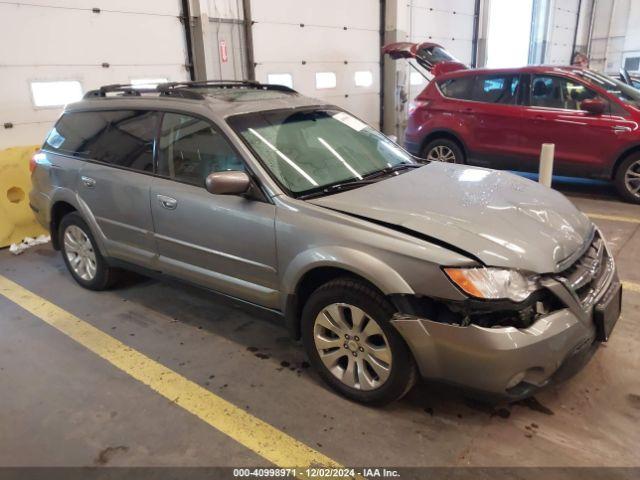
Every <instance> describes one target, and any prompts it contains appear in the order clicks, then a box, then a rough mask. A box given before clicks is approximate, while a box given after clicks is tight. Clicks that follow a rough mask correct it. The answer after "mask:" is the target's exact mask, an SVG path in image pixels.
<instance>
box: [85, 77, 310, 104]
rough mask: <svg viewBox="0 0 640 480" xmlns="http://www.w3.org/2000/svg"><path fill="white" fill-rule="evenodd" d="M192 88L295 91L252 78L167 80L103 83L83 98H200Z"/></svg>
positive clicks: (200, 94)
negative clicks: (153, 83)
mask: <svg viewBox="0 0 640 480" xmlns="http://www.w3.org/2000/svg"><path fill="white" fill-rule="evenodd" d="M192 88H220V89H232V88H254V89H257V90H274V91H280V92H288V93H297V92H296V91H295V90H293V89H292V88H289V87H287V86H285V85H273V84H269V83H259V82H256V81H253V80H202V81H190V82H167V83H160V84H158V85H157V86H156V87H152V88H144V87H143V88H140V87H139V86H137V85H135V86H134V85H129V84H113V85H104V86H102V87H100V88H99V89H97V90H90V91H88V92H87V93H86V94H85V95H84V98H104V97H106V96H107V94H109V93H116V94H120V95H121V96H132V97H139V96H141V95H142V94H143V93H159V94H160V95H161V96H168V97H182V98H190V99H196V100H202V99H203V98H204V97H205V95H204V94H202V93H200V92H195V91H193V90H190V89H192Z"/></svg>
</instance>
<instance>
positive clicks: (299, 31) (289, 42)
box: [251, 0, 380, 127]
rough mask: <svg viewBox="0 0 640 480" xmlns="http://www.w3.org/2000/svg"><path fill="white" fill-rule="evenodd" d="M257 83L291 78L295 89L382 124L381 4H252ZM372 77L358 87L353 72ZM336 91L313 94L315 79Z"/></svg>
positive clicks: (262, 0) (366, 0)
mask: <svg viewBox="0 0 640 480" xmlns="http://www.w3.org/2000/svg"><path fill="white" fill-rule="evenodd" d="M251 19H252V21H253V25H252V36H253V54H254V62H255V64H256V65H255V75H256V80H258V81H260V82H266V81H267V80H268V76H269V74H290V75H291V76H292V78H293V88H294V89H296V90H298V91H299V92H301V93H302V94H304V95H308V96H311V97H315V98H320V99H323V100H326V101H327V102H328V103H333V104H336V105H339V106H341V107H343V108H345V109H347V110H350V111H352V112H353V113H354V114H356V115H358V116H359V117H361V118H362V119H364V120H365V121H367V122H369V123H371V124H372V125H374V126H376V127H378V126H379V123H380V2H379V1H378V0H349V1H345V0H322V1H301V0H251ZM361 71H366V72H370V73H371V75H372V77H373V82H372V83H371V85H369V86H356V84H355V82H354V76H355V73H356V72H361ZM321 72H332V73H334V74H335V75H336V79H337V82H336V86H335V87H334V88H328V89H318V88H316V73H321Z"/></svg>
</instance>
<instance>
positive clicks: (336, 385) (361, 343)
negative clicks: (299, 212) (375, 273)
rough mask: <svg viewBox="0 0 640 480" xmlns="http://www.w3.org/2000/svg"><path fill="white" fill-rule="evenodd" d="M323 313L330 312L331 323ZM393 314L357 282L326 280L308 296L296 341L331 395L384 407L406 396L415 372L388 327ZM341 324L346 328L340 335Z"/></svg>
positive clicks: (374, 293) (405, 349)
mask: <svg viewBox="0 0 640 480" xmlns="http://www.w3.org/2000/svg"><path fill="white" fill-rule="evenodd" d="M336 304H339V305H336ZM324 311H329V312H330V316H331V319H329V317H326V316H325V315H324V313H323V312H324ZM360 312H363V313H364V315H360ZM394 313H395V309H394V308H393V306H392V305H391V304H390V303H389V301H388V300H387V299H385V298H384V296H383V295H381V294H380V293H379V292H378V291H376V290H375V289H374V288H372V287H371V286H369V285H368V284H367V283H365V282H362V281H360V280H357V279H353V278H348V277H345V278H339V279H336V280H332V281H330V282H328V283H326V284H324V285H323V286H321V287H319V288H318V289H317V290H316V291H315V292H313V294H312V295H311V297H310V298H309V300H308V301H307V303H306V304H305V306H304V309H303V312H302V341H303V344H304V347H305V350H306V352H307V356H308V357H309V361H310V363H311V365H312V366H313V367H314V368H315V369H316V371H317V372H318V373H319V374H320V376H321V377H322V379H323V380H324V381H325V382H326V383H327V384H328V385H329V386H330V387H331V388H332V389H334V390H335V391H337V392H339V393H341V394H342V395H344V396H345V397H347V398H349V399H351V400H354V401H356V402H360V403H365V404H371V405H384V404H387V403H390V402H392V401H394V400H398V399H399V398H401V397H403V396H404V395H405V394H406V393H407V392H409V390H410V389H411V387H412V386H413V385H414V383H415V381H416V377H417V368H416V364H415V361H414V359H413V356H412V355H411V352H410V351H409V348H408V347H407V345H406V343H405V342H404V340H403V338H402V337H401V336H400V334H399V333H398V332H397V330H396V329H395V327H393V325H391V322H390V320H391V317H392V315H393V314H394ZM317 319H319V321H317ZM359 320H362V321H361V322H360V321H359ZM341 322H343V323H342V325H346V326H347V328H342V329H341V328H340V323H341ZM344 322H346V323H344ZM358 324H359V325H360V327H362V328H363V330H361V329H359V328H357V327H358ZM326 325H328V326H330V327H331V328H332V329H331V330H330V329H329V328H326ZM347 331H348V332H349V333H345V332H347ZM345 335H349V336H348V337H345ZM360 337H362V338H360ZM327 340H328V342H327ZM318 344H319V345H320V346H318ZM323 346H324V347H329V346H330V348H322V347H323ZM374 350H375V352H376V353H375V356H373V355H372V352H373V351H374ZM325 362H327V363H325ZM328 365H329V366H331V369H330V368H329V366H328ZM356 365H357V366H359V368H356ZM385 366H386V367H387V368H386V369H385ZM374 367H375V369H374ZM334 372H335V373H334ZM377 372H380V374H379V373H377ZM376 377H377V379H376ZM349 379H351V380H349Z"/></svg>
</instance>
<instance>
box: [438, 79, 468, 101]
mask: <svg viewBox="0 0 640 480" xmlns="http://www.w3.org/2000/svg"><path fill="white" fill-rule="evenodd" d="M474 78H475V77H473V76H466V77H458V78H450V79H449V80H444V81H442V82H440V83H438V86H439V87H440V91H441V92H442V94H443V95H444V96H445V97H449V98H457V99H459V100H471V93H472V90H473V79H474Z"/></svg>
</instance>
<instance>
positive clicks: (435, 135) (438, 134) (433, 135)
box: [420, 129, 469, 161]
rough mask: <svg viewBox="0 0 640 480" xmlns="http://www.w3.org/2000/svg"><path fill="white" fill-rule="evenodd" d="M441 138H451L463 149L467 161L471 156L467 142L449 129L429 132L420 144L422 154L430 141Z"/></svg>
mask: <svg viewBox="0 0 640 480" xmlns="http://www.w3.org/2000/svg"><path fill="white" fill-rule="evenodd" d="M440 138H446V139H447V140H451V141H452V142H454V143H456V144H457V145H458V146H459V147H460V149H461V150H462V153H463V155H464V160H465V161H466V160H467V159H468V158H469V150H468V149H467V146H466V144H465V143H464V142H463V141H462V139H461V138H460V136H459V135H458V134H457V133H455V132H453V131H452V130H448V129H438V130H434V131H432V132H429V134H428V135H426V136H425V137H424V139H423V140H422V143H421V144H420V154H422V151H423V150H424V149H425V148H426V146H427V145H429V143H431V142H432V141H434V140H437V139H440Z"/></svg>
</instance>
